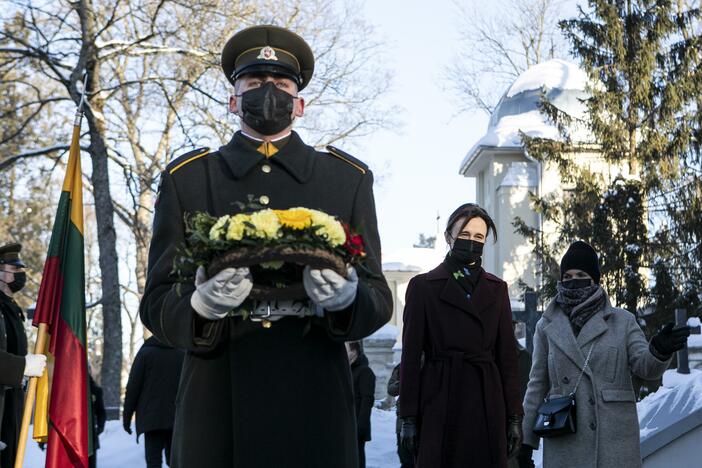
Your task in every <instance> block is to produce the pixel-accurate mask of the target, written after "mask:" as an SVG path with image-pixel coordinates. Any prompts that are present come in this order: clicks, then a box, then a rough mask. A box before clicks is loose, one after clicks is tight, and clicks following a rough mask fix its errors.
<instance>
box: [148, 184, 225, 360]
mask: <svg viewBox="0 0 702 468" xmlns="http://www.w3.org/2000/svg"><path fill="white" fill-rule="evenodd" d="M184 241H185V226H184V221H183V211H182V208H181V204H180V201H179V198H178V193H177V190H176V186H175V183H174V182H173V178H172V177H171V175H170V174H169V173H168V171H164V172H163V173H162V174H161V184H160V190H159V196H158V200H157V202H156V207H155V213H154V224H153V233H152V237H151V246H150V248H149V267H148V273H147V278H146V288H145V290H144V297H143V298H142V301H141V304H140V306H139V314H140V316H141V320H142V322H143V323H144V325H146V327H147V328H148V329H149V330H150V331H151V332H152V333H153V334H154V335H156V336H157V337H158V338H159V339H160V340H161V341H163V342H164V343H166V344H168V345H170V346H172V347H174V348H182V349H188V350H191V351H193V352H197V351H204V352H206V351H209V350H211V349H212V348H214V346H215V345H216V344H217V341H218V336H219V334H220V333H221V331H222V328H223V327H222V326H221V324H220V322H221V321H209V320H204V319H202V318H200V316H198V315H197V313H196V312H195V311H194V310H193V308H192V307H191V306H190V296H191V295H192V293H193V291H194V290H195V285H194V280H193V281H192V282H186V283H181V284H180V285H178V283H177V282H176V279H175V278H173V277H172V276H171V274H170V273H171V270H172V269H173V259H174V258H175V256H176V255H177V252H178V249H179V248H181V247H182V246H183V245H184Z"/></svg>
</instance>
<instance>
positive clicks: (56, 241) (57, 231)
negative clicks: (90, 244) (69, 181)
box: [46, 192, 82, 258]
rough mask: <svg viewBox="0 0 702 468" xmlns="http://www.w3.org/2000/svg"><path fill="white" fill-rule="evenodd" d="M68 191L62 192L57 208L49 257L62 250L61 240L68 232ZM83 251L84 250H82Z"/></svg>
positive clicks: (56, 254)
mask: <svg viewBox="0 0 702 468" xmlns="http://www.w3.org/2000/svg"><path fill="white" fill-rule="evenodd" d="M69 195H70V194H69V193H68V192H61V197H60V198H59V204H58V208H56V218H55V220H54V227H53V230H52V231H51V242H50V243H49V252H48V253H47V255H46V256H47V258H50V257H56V256H58V255H59V254H60V252H61V242H62V241H63V239H64V238H65V236H64V234H65V232H66V227H67V226H66V223H68V222H69V220H70V213H69V209H70V198H69ZM81 252H82V250H81Z"/></svg>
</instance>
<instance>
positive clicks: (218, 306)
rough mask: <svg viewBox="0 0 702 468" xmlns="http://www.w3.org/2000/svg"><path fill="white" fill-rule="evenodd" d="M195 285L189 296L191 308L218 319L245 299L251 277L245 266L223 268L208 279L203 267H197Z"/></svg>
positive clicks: (209, 317)
mask: <svg viewBox="0 0 702 468" xmlns="http://www.w3.org/2000/svg"><path fill="white" fill-rule="evenodd" d="M195 286H196V287H197V289H196V290H195V292H194V293H193V295H192V296H191V297H190V305H191V306H192V308H193V309H195V312H197V313H198V314H199V315H200V316H201V317H203V318H206V319H207V320H219V319H221V318H224V317H226V316H227V314H228V313H229V311H230V310H232V309H234V308H235V307H239V306H240V305H241V304H242V302H244V301H245V300H246V298H247V297H248V295H249V293H250V292H251V288H252V287H253V279H252V278H251V272H250V271H249V269H248V268H247V267H242V268H225V269H224V270H222V271H220V272H219V273H217V274H216V275H214V276H213V277H212V278H210V279H207V274H206V273H205V269H204V268H203V267H198V269H197V273H196V274H195Z"/></svg>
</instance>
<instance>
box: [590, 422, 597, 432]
mask: <svg viewBox="0 0 702 468" xmlns="http://www.w3.org/2000/svg"><path fill="white" fill-rule="evenodd" d="M590 429H592V430H593V431H594V430H595V429H597V423H594V422H591V423H590Z"/></svg>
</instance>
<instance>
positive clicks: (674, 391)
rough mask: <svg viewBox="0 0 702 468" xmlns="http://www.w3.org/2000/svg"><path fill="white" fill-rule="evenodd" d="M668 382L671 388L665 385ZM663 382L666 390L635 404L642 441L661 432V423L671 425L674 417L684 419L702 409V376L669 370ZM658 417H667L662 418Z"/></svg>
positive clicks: (697, 373)
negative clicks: (652, 434) (662, 415)
mask: <svg viewBox="0 0 702 468" xmlns="http://www.w3.org/2000/svg"><path fill="white" fill-rule="evenodd" d="M694 370H695V369H693V371H694ZM666 378H667V383H668V384H669V385H666ZM663 382H664V385H665V387H661V388H660V389H658V391H657V392H656V393H653V394H651V395H648V396H647V397H646V398H644V399H643V400H641V401H640V402H638V403H637V404H636V410H637V412H638V415H639V425H640V427H641V433H640V434H641V438H642V439H644V438H645V437H646V436H647V435H648V434H649V433H651V432H654V431H656V430H658V429H659V427H658V425H659V424H661V422H669V420H670V419H671V417H673V418H676V419H677V418H681V417H683V416H686V415H689V414H691V413H692V412H694V411H697V410H699V409H700V408H702V398H701V397H700V395H702V372H700V371H696V372H693V373H691V374H688V375H683V374H677V373H676V372H675V370H668V371H666V372H665V374H664V376H663ZM666 387H668V388H666ZM671 387H672V388H671ZM659 413H661V414H663V413H664V416H666V417H659Z"/></svg>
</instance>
